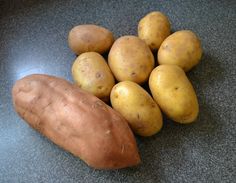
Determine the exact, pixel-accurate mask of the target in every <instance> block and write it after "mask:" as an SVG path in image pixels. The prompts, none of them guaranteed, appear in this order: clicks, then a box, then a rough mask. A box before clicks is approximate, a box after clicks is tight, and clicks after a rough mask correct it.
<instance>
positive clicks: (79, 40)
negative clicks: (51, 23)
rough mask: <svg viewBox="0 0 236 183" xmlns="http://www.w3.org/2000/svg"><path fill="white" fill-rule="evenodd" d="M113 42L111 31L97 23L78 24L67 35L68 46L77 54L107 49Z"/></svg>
mask: <svg viewBox="0 0 236 183" xmlns="http://www.w3.org/2000/svg"><path fill="white" fill-rule="evenodd" d="M113 42H114V37H113V34H112V32H111V31H109V30H108V29H106V28H104V27H101V26H97V25H90V24H88V25H78V26H76V27H74V28H73V29H71V31H70V33H69V36H68V43H69V47H70V48H71V50H72V51H73V52H75V53H76V54H77V55H79V54H81V53H84V52H91V51H94V52H98V53H100V54H102V53H104V52H106V51H108V50H109V49H110V47H111V45H112V44H113Z"/></svg>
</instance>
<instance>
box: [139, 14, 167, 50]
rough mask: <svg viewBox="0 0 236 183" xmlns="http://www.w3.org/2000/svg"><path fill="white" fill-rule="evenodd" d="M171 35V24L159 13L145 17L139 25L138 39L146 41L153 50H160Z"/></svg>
mask: <svg viewBox="0 0 236 183" xmlns="http://www.w3.org/2000/svg"><path fill="white" fill-rule="evenodd" d="M169 35H170V22H169V20H168V18H167V17H166V16H165V15H164V14H163V13H161V12H159V11H153V12H150V13H148V14H147V15H146V16H144V17H143V18H142V19H141V20H140V21H139V24H138V37H139V38H140V39H142V40H144V41H145V42H146V43H147V45H148V46H149V47H150V48H151V49H152V50H154V51H155V50H157V49H159V47H160V45H161V43H162V42H163V41H164V40H165V38H167V37H168V36H169Z"/></svg>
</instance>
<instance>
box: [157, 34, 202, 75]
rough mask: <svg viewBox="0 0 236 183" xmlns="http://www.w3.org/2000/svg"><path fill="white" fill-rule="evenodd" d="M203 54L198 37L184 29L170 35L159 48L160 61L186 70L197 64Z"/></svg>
mask: <svg viewBox="0 0 236 183" xmlns="http://www.w3.org/2000/svg"><path fill="white" fill-rule="evenodd" d="M201 56H202V48H201V43H200V40H199V39H198V37H197V36H196V35H195V34H194V33H193V32H192V31H189V30H182V31H178V32H175V33H174V34H172V35H170V36H169V37H168V38H166V39H165V41H164V42H163V43H162V44H161V47H160V49H159V50H158V63H159V64H160V65H161V64H173V65H178V66H179V67H181V68H182V69H183V70H184V71H185V72H187V71H189V70H190V69H192V68H193V67H194V66H195V65H197V64H198V63H199V61H200V59H201Z"/></svg>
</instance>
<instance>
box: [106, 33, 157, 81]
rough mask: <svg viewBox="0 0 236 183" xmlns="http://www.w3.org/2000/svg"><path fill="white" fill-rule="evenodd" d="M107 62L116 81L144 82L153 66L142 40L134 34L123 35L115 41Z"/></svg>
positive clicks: (151, 55) (150, 56)
mask: <svg viewBox="0 0 236 183" xmlns="http://www.w3.org/2000/svg"><path fill="white" fill-rule="evenodd" d="M108 64H109V66H110V68H111V71H112V72H113V74H114V76H115V78H116V79H117V80H118V81H126V80H129V81H133V82H136V83H139V84H140V83H143V82H145V81H146V80H147V79H148V77H149V74H150V73H151V71H152V69H153V68H154V57H153V54H152V52H151V50H150V49H149V47H148V46H147V45H146V43H145V42H144V41H142V40H141V39H139V38H138V37H136V36H123V37H120V38H119V39H117V40H116V41H115V43H114V44H113V45H112V47H111V50H110V52H109V55H108Z"/></svg>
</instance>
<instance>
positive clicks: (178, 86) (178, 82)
mask: <svg viewBox="0 0 236 183" xmlns="http://www.w3.org/2000/svg"><path fill="white" fill-rule="evenodd" d="M149 87H150V90H151V92H152V96H153V98H154V100H155V101H156V102H157V103H158V105H159V106H160V108H161V110H162V111H163V112H164V113H165V114H166V115H167V116H168V117H169V118H170V119H172V120H173V121H176V122H179V123H183V124H187V123H191V122H193V121H194V120H195V119H196V118H197V116H198V112H199V107H198V100H197V96H196V94H195V91H194V89H193V86H192V84H191V83H190V81H189V80H188V78H187V76H186V74H185V72H184V71H183V69H181V68H180V67H178V66H176V65H160V66H158V67H156V68H155V69H154V70H153V71H152V73H151V75H150V78H149Z"/></svg>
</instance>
